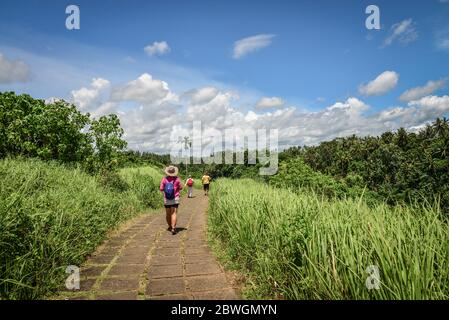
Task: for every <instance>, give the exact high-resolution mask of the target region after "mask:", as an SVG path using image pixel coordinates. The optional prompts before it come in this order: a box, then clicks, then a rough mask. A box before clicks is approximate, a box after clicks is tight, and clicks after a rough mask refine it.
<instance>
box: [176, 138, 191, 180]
mask: <svg viewBox="0 0 449 320" xmlns="http://www.w3.org/2000/svg"><path fill="white" fill-rule="evenodd" d="M178 143H181V145H183V147H184V150H186V151H187V150H188V149H191V148H192V139H190V137H188V136H184V137H179V139H178ZM188 159H189V160H190V154H189V156H188ZM188 162H189V161H187V159H186V177H187V176H188V171H187V163H188Z"/></svg>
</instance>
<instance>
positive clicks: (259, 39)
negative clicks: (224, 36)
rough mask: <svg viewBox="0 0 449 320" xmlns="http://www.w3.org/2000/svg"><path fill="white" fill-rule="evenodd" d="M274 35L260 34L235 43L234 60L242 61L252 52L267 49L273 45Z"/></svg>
mask: <svg viewBox="0 0 449 320" xmlns="http://www.w3.org/2000/svg"><path fill="white" fill-rule="evenodd" d="M273 37H274V35H273V34H259V35H256V36H252V37H248V38H244V39H240V40H238V41H236V42H234V54H233V58H234V59H240V58H242V57H243V56H245V55H247V54H248V53H250V52H254V51H257V50H260V49H262V48H265V47H267V46H269V45H270V44H271V41H272V39H273Z"/></svg>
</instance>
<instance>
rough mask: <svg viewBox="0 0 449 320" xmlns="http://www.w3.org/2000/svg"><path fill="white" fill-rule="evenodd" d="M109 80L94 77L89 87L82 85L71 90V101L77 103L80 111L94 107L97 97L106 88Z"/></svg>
mask: <svg viewBox="0 0 449 320" xmlns="http://www.w3.org/2000/svg"><path fill="white" fill-rule="evenodd" d="M109 85H110V83H109V81H108V80H106V79H103V78H94V79H92V82H91V84H90V86H91V87H90V88H86V87H83V88H81V89H79V90H73V91H72V92H71V99H70V100H71V101H72V102H73V103H74V104H75V105H77V106H78V107H79V108H80V110H81V111H90V110H92V109H93V108H95V107H96V104H97V102H98V98H99V97H100V94H101V92H102V91H103V90H105V89H106V88H108V87H109Z"/></svg>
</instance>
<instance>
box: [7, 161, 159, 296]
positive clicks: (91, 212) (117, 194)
mask: <svg viewBox="0 0 449 320" xmlns="http://www.w3.org/2000/svg"><path fill="white" fill-rule="evenodd" d="M120 176H121V177H122V179H120V177H117V176H114V175H113V174H109V175H103V176H100V177H93V176H90V175H88V174H86V173H84V172H83V171H81V170H78V169H68V168H66V167H64V166H61V165H59V164H57V163H55V162H43V161H39V160H23V159H22V160H20V159H19V160H10V159H4V160H0V177H1V178H0V261H2V263H1V265H0V297H1V298H6V299H35V298H39V297H42V296H43V295H45V294H47V293H49V292H51V290H53V289H55V288H57V287H59V286H61V284H63V283H64V282H63V279H64V278H65V277H66V274H65V268H66V267H67V266H68V265H79V264H80V263H81V262H82V261H83V260H84V259H85V257H86V256H87V255H88V254H90V253H91V252H92V251H93V250H94V249H95V248H96V247H97V246H98V245H99V244H100V243H101V242H102V241H103V239H104V237H105V235H106V233H107V232H108V231H109V230H111V229H113V228H115V227H116V226H117V225H118V224H119V223H120V222H122V221H125V220H127V219H129V218H131V217H133V216H134V215H136V214H137V213H138V212H140V211H141V210H143V209H145V208H148V207H153V208H154V207H157V206H159V205H160V204H161V199H160V195H159V193H158V190H157V186H158V183H159V181H155V180H154V179H159V176H158V173H157V172H156V171H155V170H153V169H151V168H145V169H142V170H141V171H139V170H138V169H132V170H127V169H124V170H122V171H121V172H120ZM123 182H125V183H123ZM117 184H118V185H120V187H119V188H118V187H117ZM158 196H159V197H158Z"/></svg>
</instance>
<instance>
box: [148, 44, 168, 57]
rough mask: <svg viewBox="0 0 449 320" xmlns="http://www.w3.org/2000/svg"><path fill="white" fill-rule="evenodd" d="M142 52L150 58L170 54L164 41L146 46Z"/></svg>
mask: <svg viewBox="0 0 449 320" xmlns="http://www.w3.org/2000/svg"><path fill="white" fill-rule="evenodd" d="M144 50H145V52H146V53H147V54H148V55H150V56H162V55H164V54H167V53H169V52H170V47H169V46H168V43H167V42H165V41H161V42H157V41H155V42H153V44H152V45H148V46H146V47H145V48H144Z"/></svg>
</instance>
